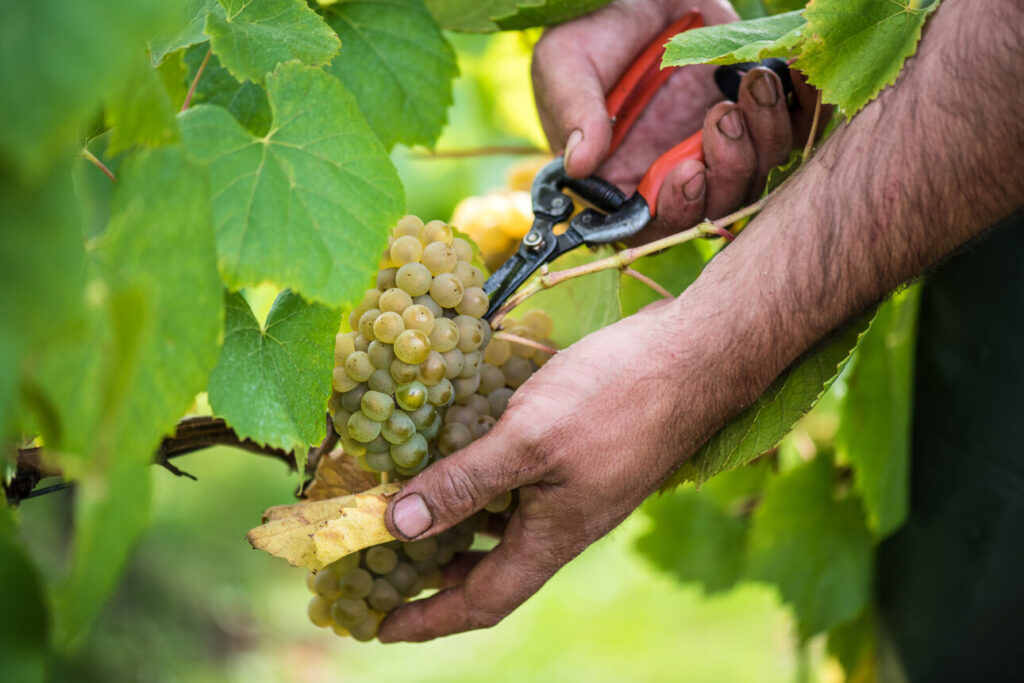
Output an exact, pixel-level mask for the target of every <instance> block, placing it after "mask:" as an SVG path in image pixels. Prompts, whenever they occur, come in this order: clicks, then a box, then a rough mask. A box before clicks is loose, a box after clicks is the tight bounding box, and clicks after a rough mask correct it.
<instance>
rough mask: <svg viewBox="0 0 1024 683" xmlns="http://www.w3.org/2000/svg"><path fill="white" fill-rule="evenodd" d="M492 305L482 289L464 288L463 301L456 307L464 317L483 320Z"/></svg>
mask: <svg viewBox="0 0 1024 683" xmlns="http://www.w3.org/2000/svg"><path fill="white" fill-rule="evenodd" d="M490 305H491V300H490V298H489V297H488V296H487V292H485V291H484V290H483V289H481V288H480V287H464V288H463V293H462V301H460V302H459V304H458V305H457V306H456V307H455V310H456V311H458V312H459V313H461V314H462V315H469V316H472V317H474V318H481V317H483V314H484V313H486V312H487V308H488V307H489V306H490Z"/></svg>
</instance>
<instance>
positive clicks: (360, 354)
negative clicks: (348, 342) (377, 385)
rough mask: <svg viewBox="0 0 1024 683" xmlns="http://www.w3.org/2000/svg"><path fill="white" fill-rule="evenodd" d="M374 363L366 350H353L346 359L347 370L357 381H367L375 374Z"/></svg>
mask: <svg viewBox="0 0 1024 683" xmlns="http://www.w3.org/2000/svg"><path fill="white" fill-rule="evenodd" d="M373 370H374V367H373V363H371V362H370V356H369V355H368V354H367V353H366V351H353V352H352V353H350V354H348V358H346V359H345V372H347V373H348V376H349V377H351V378H352V379H354V380H355V381H357V382H365V381H366V380H368V379H370V375H372V374H373Z"/></svg>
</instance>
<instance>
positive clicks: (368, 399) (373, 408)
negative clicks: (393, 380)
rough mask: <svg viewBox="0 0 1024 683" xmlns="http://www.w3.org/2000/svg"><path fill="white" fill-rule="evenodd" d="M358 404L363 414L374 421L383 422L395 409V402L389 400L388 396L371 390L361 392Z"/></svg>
mask: <svg viewBox="0 0 1024 683" xmlns="http://www.w3.org/2000/svg"><path fill="white" fill-rule="evenodd" d="M359 405H360V407H361V409H362V411H363V415H366V417H368V418H370V419H371V420H373V421H375V422H383V421H384V420H386V419H388V418H389V417H391V413H392V412H394V410H395V402H394V401H392V400H391V397H390V396H388V395H387V394H384V393H381V392H379V391H372V390H371V391H367V392H366V393H365V394H363V398H362V399H361V400H360V402H359Z"/></svg>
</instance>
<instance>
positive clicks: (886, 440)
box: [836, 287, 919, 537]
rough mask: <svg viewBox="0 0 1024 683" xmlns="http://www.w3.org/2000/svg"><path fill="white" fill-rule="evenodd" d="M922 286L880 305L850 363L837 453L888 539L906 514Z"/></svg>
mask: <svg viewBox="0 0 1024 683" xmlns="http://www.w3.org/2000/svg"><path fill="white" fill-rule="evenodd" d="M918 295H919V288H916V287H915V288H913V289H910V290H907V291H905V292H903V293H901V294H899V295H897V296H896V297H895V298H893V299H892V300H890V301H888V302H886V303H885V304H883V305H882V306H881V307H880V308H879V309H878V315H877V316H876V317H875V320H874V322H872V323H871V327H870V328H869V329H868V331H867V332H865V333H864V338H863V339H862V340H861V343H860V346H859V347H858V349H857V353H856V354H854V356H853V360H852V361H851V368H850V372H849V374H848V376H847V379H846V394H845V395H844V396H843V399H842V403H841V404H840V413H839V415H840V418H839V432H838V433H837V434H836V452H837V454H838V455H839V456H841V457H842V458H844V459H845V460H846V461H847V462H849V463H850V464H851V465H853V468H854V487H855V488H856V490H857V492H858V493H860V495H861V497H862V498H863V500H864V507H865V510H866V512H867V517H868V524H869V525H870V526H871V528H872V529H873V530H874V531H875V533H876V534H877V535H878V536H880V537H884V536H887V535H888V534H890V533H892V532H893V531H894V530H896V528H897V527H899V526H900V525H901V524H902V523H903V520H904V519H905V518H906V516H907V507H908V497H909V493H910V430H911V406H912V405H913V389H914V351H915V348H916V345H915V341H916V337H917V335H916V331H917V304H918V298H919V296H918Z"/></svg>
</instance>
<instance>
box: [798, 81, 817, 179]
mask: <svg viewBox="0 0 1024 683" xmlns="http://www.w3.org/2000/svg"><path fill="white" fill-rule="evenodd" d="M820 117H821V92H820V91H819V92H818V97H817V99H816V100H815V101H814V118H812V119H811V133H810V135H808V136H807V144H806V145H804V156H803V158H802V159H801V160H800V163H801V165H802V164H803V163H805V162H806V161H807V157H809V156H810V155H811V152H812V151H814V138H815V137H816V136H817V135H818V119H819V118H820Z"/></svg>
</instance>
